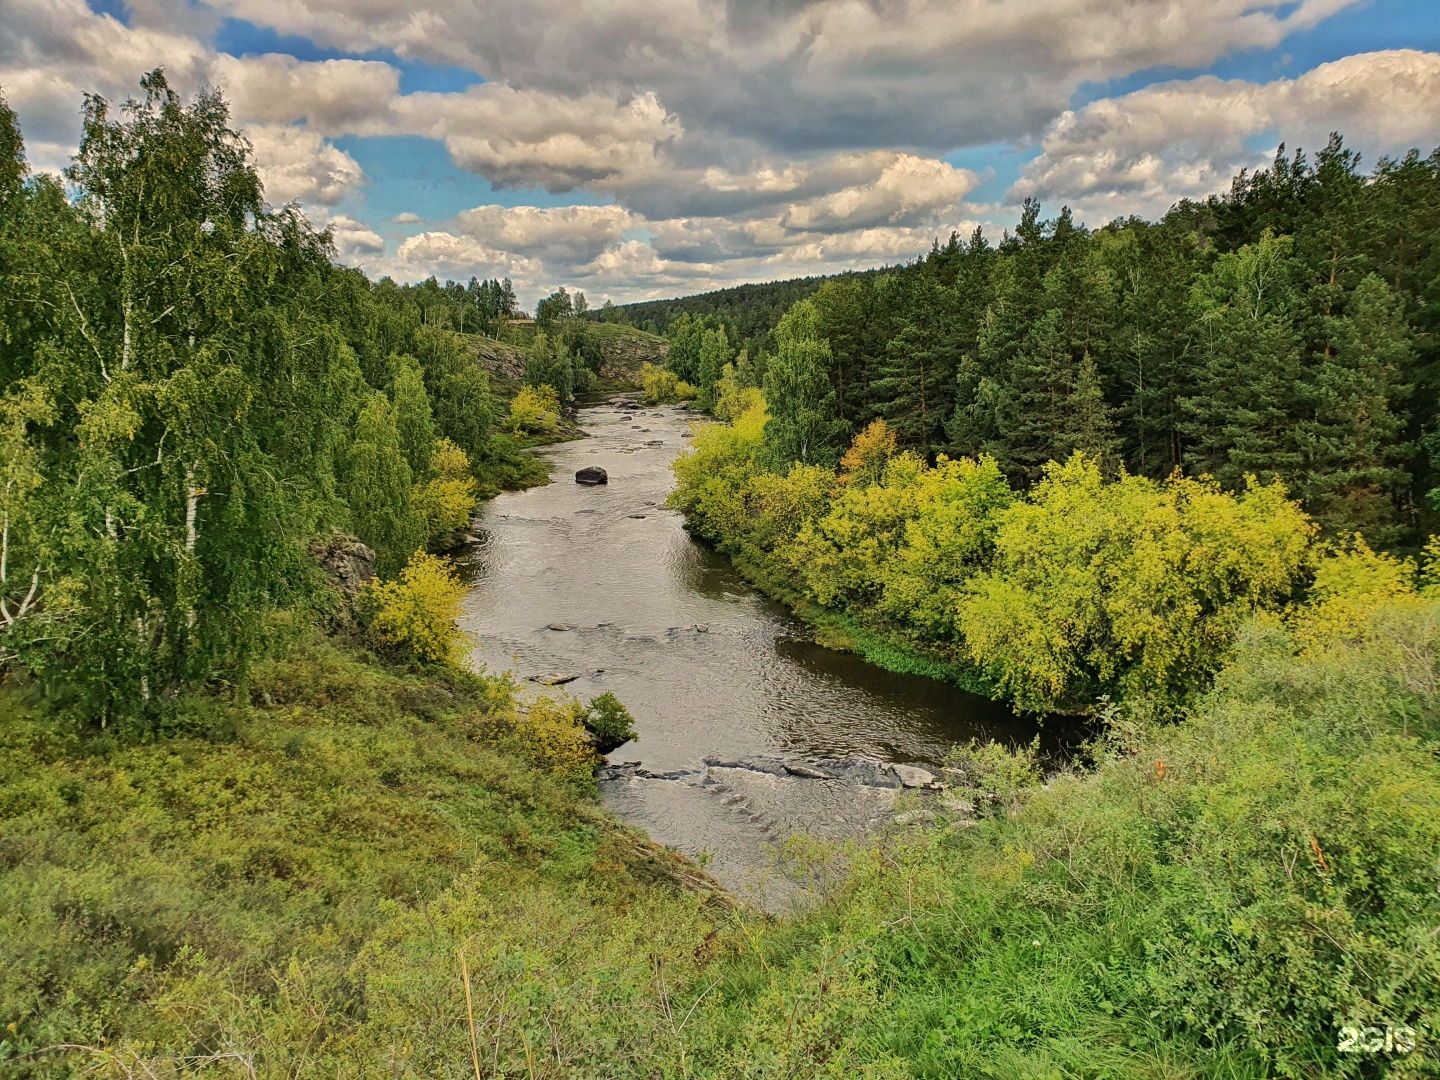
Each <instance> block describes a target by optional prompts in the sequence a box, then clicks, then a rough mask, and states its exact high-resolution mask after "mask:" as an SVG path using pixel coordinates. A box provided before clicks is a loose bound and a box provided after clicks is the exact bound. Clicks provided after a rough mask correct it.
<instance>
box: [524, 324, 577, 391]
mask: <svg viewBox="0 0 1440 1080" xmlns="http://www.w3.org/2000/svg"><path fill="white" fill-rule="evenodd" d="M525 385H527V386H532V387H541V386H549V387H551V388H552V389H553V390H554V391H555V393H556V394H557V395H558V398H559V402H560V404H561V405H568V404H569V403H570V401H571V400H572V399H573V398H574V396H575V389H576V383H575V358H574V357H573V356H572V355H571V354H570V351H569V350H568V349H566V347H565V343H564V341H563V340H561V338H560V337H558V336H551V335H550V334H547V333H545V331H543V330H541V331H537V332H536V334H535V340H534V341H532V342H531V343H530V348H529V349H528V350H527V352H526V354H525Z"/></svg>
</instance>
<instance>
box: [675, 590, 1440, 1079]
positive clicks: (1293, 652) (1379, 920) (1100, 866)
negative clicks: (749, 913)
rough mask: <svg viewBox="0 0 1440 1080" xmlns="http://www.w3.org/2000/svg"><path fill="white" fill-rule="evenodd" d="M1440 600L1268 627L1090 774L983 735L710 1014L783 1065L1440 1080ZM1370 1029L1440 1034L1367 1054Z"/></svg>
mask: <svg viewBox="0 0 1440 1080" xmlns="http://www.w3.org/2000/svg"><path fill="white" fill-rule="evenodd" d="M1437 615H1440V611H1437V610H1436V608H1435V606H1434V604H1433V602H1431V603H1430V604H1429V606H1428V607H1427V608H1425V609H1424V610H1423V611H1422V610H1418V609H1416V610H1411V609H1404V608H1402V609H1399V610H1393V609H1390V610H1387V609H1385V608H1384V607H1380V608H1377V609H1375V610H1374V611H1373V612H1372V616H1371V618H1372V622H1371V632H1370V633H1368V634H1366V635H1364V636H1363V638H1362V640H1363V641H1364V642H1365V644H1363V645H1360V644H1355V643H1351V642H1332V643H1330V644H1328V645H1326V646H1324V647H1322V648H1320V649H1319V650H1318V651H1317V650H1315V649H1313V648H1312V649H1310V650H1306V651H1300V650H1299V648H1298V643H1297V642H1295V641H1294V640H1293V639H1291V638H1289V637H1288V636H1287V635H1286V634H1285V633H1284V632H1283V631H1281V630H1279V629H1278V628H1275V627H1273V626H1272V627H1270V628H1262V627H1260V626H1254V625H1252V626H1251V627H1249V628H1248V629H1247V630H1246V631H1245V632H1244V634H1243V635H1242V642H1241V647H1240V653H1239V660H1238V662H1237V663H1236V664H1235V665H1233V666H1232V667H1230V668H1229V669H1228V670H1227V671H1226V672H1225V673H1224V674H1223V675H1222V676H1221V678H1220V680H1219V685H1218V686H1217V688H1216V690H1215V691H1213V692H1212V693H1210V694H1209V695H1207V696H1206V697H1205V698H1204V699H1203V700H1202V701H1201V702H1199V703H1198V705H1197V707H1196V708H1195V709H1194V711H1193V713H1192V715H1191V716H1190V717H1189V718H1188V719H1186V720H1185V721H1183V722H1182V723H1179V724H1177V725H1173V726H1167V727H1164V728H1161V729H1156V730H1151V729H1149V728H1148V727H1147V726H1146V725H1144V724H1143V723H1140V724H1139V726H1138V727H1137V726H1135V724H1136V721H1138V720H1139V718H1138V717H1129V718H1127V717H1125V716H1122V715H1120V714H1118V713H1116V714H1115V715H1114V716H1113V717H1112V719H1113V722H1114V724H1115V731H1116V734H1117V738H1116V739H1115V740H1114V741H1113V743H1112V744H1111V745H1112V749H1108V750H1106V749H1103V748H1102V750H1101V752H1100V757H1099V761H1098V762H1097V764H1096V767H1095V768H1094V770H1093V771H1092V772H1090V773H1087V774H1078V773H1062V774H1060V775H1052V776H1051V777H1049V779H1048V782H1047V783H1046V784H1044V785H1043V786H1042V785H1040V784H1038V783H1037V782H1036V781H1037V779H1038V777H1037V775H1036V770H1035V762H1034V759H1033V756H1032V754H1030V753H1028V752H1022V753H1021V754H1018V755H1012V754H1011V753H1009V752H1007V751H1003V750H1001V749H1000V748H998V747H994V746H990V747H971V748H970V749H969V750H967V751H962V752H960V753H959V754H957V755H956V759H955V761H954V766H955V768H954V771H949V772H947V773H946V776H947V779H949V780H950V781H951V782H952V784H953V791H952V792H951V793H947V798H951V799H952V803H953V806H954V807H955V809H954V810H953V811H952V815H951V817H950V820H948V821H942V822H940V823H939V824H938V825H936V826H935V827H932V828H928V829H924V830H915V829H911V830H908V831H906V832H905V833H901V834H898V835H893V836H891V837H889V838H887V839H885V840H882V841H881V842H880V843H879V844H878V845H877V848H876V849H875V850H872V851H866V852H863V853H860V854H858V855H857V856H856V857H855V858H853V859H852V861H851V863H850V867H851V875H850V877H849V878H848V880H847V881H846V882H845V884H844V885H843V886H842V887H841V888H840V889H839V891H838V892H837V893H836V894H835V895H833V896H832V897H831V898H830V900H829V901H828V902H827V903H826V904H825V905H823V906H822V907H821V908H820V909H819V910H816V911H813V912H811V913H808V914H806V915H804V916H802V917H800V918H798V919H796V920H794V921H793V922H792V923H790V924H789V925H788V926H785V925H782V926H780V927H777V928H775V929H774V930H773V931H771V932H770V933H768V934H765V935H763V936H761V935H759V934H756V935H755V936H754V937H753V938H752V939H751V948H750V949H747V950H746V951H744V952H742V954H741V955H740V956H739V957H737V959H736V960H735V961H734V962H733V963H732V964H730V965H727V966H726V967H724V968H722V969H721V972H720V973H719V974H720V976H721V981H720V983H719V984H718V986H717V990H716V992H715V995H714V996H715V997H718V998H720V999H721V1001H722V1002H723V1004H719V1005H715V1006H714V1008H713V1012H714V1013H717V1014H719V1016H718V1018H717V1017H715V1016H706V1017H702V1018H701V1022H702V1023H703V1024H706V1025H707V1030H708V1029H709V1028H708V1025H710V1024H717V1025H720V1026H719V1030H720V1031H721V1032H722V1033H723V1034H724V1036H726V1037H727V1039H728V1045H729V1046H730V1047H734V1048H735V1049H736V1051H737V1052H738V1051H739V1048H741V1047H743V1048H744V1053H745V1054H746V1055H747V1056H748V1060H751V1061H766V1062H769V1063H770V1065H769V1068H771V1069H772V1070H773V1071H774V1072H775V1074H776V1075H823V1066H822V1065H821V1063H820V1059H821V1058H822V1057H823V1058H824V1059H825V1060H827V1061H835V1060H840V1061H843V1062H844V1063H845V1068H846V1069H847V1070H848V1071H849V1072H851V1073H853V1074H858V1075H865V1074H866V1070H867V1069H868V1070H870V1071H871V1072H872V1074H875V1075H903V1076H937V1077H938V1076H986V1075H996V1076H1176V1075H1180V1076H1230V1077H1254V1078H1257V1080H1258V1078H1260V1077H1270V1076H1285V1077H1310V1076H1338V1077H1361V1076H1377V1075H1392V1076H1432V1075H1434V1074H1435V1069H1436V1065H1435V1058H1434V1046H1435V1043H1434V1039H1435V1034H1434V1026H1435V1023H1436V1019H1435V1003H1436V1001H1440V949H1437V945H1436V943H1435V941H1434V938H1433V935H1432V933H1431V931H1432V929H1433V927H1434V924H1435V920H1436V919H1437V918H1440V893H1437V891H1436V889H1435V873H1436V871H1435V868H1436V866H1437V860H1440V840H1437V836H1440V832H1437V825H1440V767H1437V763H1436V759H1435V757H1434V754H1433V747H1434V737H1435V734H1436V729H1435V727H1434V717H1435V715H1436V713H1435V706H1436V704H1437V702H1436V700H1435V697H1434V694H1435V686H1436V685H1437V684H1436V683H1435V681H1434V677H1433V676H1434V667H1433V665H1434V661H1435V656H1436V655H1437V654H1436V651H1435V649H1436V645H1437V644H1440V643H1437V642H1436V640H1435V628H1436V627H1437V626H1440V620H1437ZM1406 652H1408V653H1409V655H1410V656H1411V657H1412V658H1413V657H1415V656H1416V655H1422V656H1424V657H1425V660H1424V661H1423V662H1422V663H1421V664H1420V665H1418V666H1417V665H1416V664H1415V663H1414V661H1413V659H1412V660H1411V661H1409V662H1406V661H1405V660H1403V658H1402V654H1404V653H1406ZM1122 730H1129V731H1131V732H1135V731H1139V732H1140V734H1139V735H1138V736H1133V735H1132V736H1127V737H1124V738H1121V737H1119V733H1120V732H1121V731H1122ZM967 804H968V805H967ZM977 817H978V818H979V820H978V822H977V821H976V820H974V819H975V818H977ZM857 976H858V978H856V977H857ZM832 978H833V979H834V980H835V981H834V982H833V983H832V982H830V980H831V979H832ZM852 978H856V981H855V982H851V981H850V980H851V979H852ZM1347 1025H1356V1026H1361V1027H1365V1026H1372V1025H1373V1026H1378V1027H1380V1028H1382V1029H1383V1028H1385V1027H1387V1026H1388V1027H1390V1028H1391V1029H1400V1028H1404V1027H1408V1028H1411V1029H1413V1032H1414V1036H1415V1043H1416V1045H1417V1047H1418V1049H1417V1050H1416V1051H1415V1052H1412V1053H1408V1054H1407V1053H1405V1052H1403V1050H1402V1049H1395V1050H1390V1051H1386V1050H1384V1048H1383V1046H1382V1048H1381V1050H1380V1052H1378V1053H1374V1054H1364V1053H1342V1052H1340V1050H1339V1046H1340V1043H1341V1038H1342V1033H1341V1029H1342V1028H1343V1027H1345V1026H1347ZM797 1030H798V1031H801V1032H806V1033H808V1032H823V1033H826V1035H827V1040H826V1041H825V1042H824V1043H823V1048H820V1047H817V1045H816V1044H815V1043H814V1042H811V1041H810V1040H808V1039H806V1038H802V1037H797V1036H796V1035H795V1032H796V1031H797ZM1381 1042H1382V1043H1383V1039H1382V1040H1381ZM1398 1045H1399V1044H1397V1046H1398Z"/></svg>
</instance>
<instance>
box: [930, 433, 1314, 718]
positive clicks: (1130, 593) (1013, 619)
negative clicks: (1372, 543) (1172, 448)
mask: <svg viewBox="0 0 1440 1080" xmlns="http://www.w3.org/2000/svg"><path fill="white" fill-rule="evenodd" d="M1313 535H1314V527H1313V526H1312V525H1311V523H1310V520H1309V519H1308V518H1307V517H1306V516H1305V515H1304V513H1302V512H1301V510H1300V508H1299V507H1298V506H1297V505H1295V504H1294V503H1292V502H1290V501H1288V499H1287V498H1286V495H1285V491H1284V489H1283V488H1282V487H1280V486H1279V484H1271V485H1265V486H1259V485H1254V484H1252V485H1251V486H1250V487H1249V488H1248V489H1247V490H1246V491H1245V492H1244V493H1242V494H1241V495H1240V496H1238V497H1236V496H1233V495H1229V494H1227V493H1225V492H1223V491H1221V490H1220V489H1219V488H1218V487H1216V486H1215V485H1214V484H1211V483H1209V482H1207V481H1201V480H1191V479H1186V478H1183V477H1180V476H1178V475H1177V476H1175V477H1172V478H1171V479H1170V480H1168V481H1166V482H1164V483H1156V482H1155V481H1153V480H1147V479H1145V478H1144V477H1140V476H1122V477H1121V478H1120V479H1119V480H1118V481H1116V482H1114V483H1106V482H1105V481H1104V479H1103V478H1102V476H1101V472H1100V468H1099V466H1098V465H1096V464H1095V462H1094V461H1092V460H1090V459H1088V458H1086V457H1084V456H1083V455H1081V454H1079V453H1077V454H1076V455H1075V456H1073V457H1072V458H1071V459H1070V460H1069V461H1067V462H1066V463H1065V464H1063V465H1060V464H1055V463H1053V462H1052V463H1051V464H1050V465H1048V466H1046V469H1045V478H1044V479H1043V480H1042V481H1041V482H1040V483H1039V484H1038V485H1036V487H1035V489H1034V490H1033V491H1031V492H1030V496H1029V498H1028V499H1026V500H1025V501H1023V502H1017V503H1015V504H1014V505H1013V506H1011V507H1010V508H1009V509H1008V510H1007V511H1006V512H1005V514H1004V516H1003V518H1002V520H1001V523H1000V529H999V532H998V533H997V534H996V537H995V556H994V560H993V563H992V565H991V568H990V569H989V570H988V571H987V572H985V573H983V574H981V575H978V576H977V577H976V578H975V579H974V580H973V581H972V582H971V583H970V584H969V586H968V587H967V589H966V592H967V595H966V597H965V599H964V600H963V601H962V602H961V603H960V605H959V609H958V624H959V627H960V630H961V632H962V633H963V634H964V638H965V645H966V648H967V649H968V650H969V651H970V653H971V655H972V656H973V657H974V659H975V661H976V662H977V663H978V664H979V665H980V666H981V667H982V668H984V669H985V671H986V672H987V674H988V675H989V676H990V677H991V678H992V679H993V680H994V681H995V683H996V684H997V685H998V686H1000V687H1001V688H1002V689H1003V690H1004V692H1005V693H1006V694H1007V695H1008V696H1010V697H1012V698H1013V700H1014V701H1015V702H1016V703H1017V704H1019V705H1020V706H1021V707H1023V708H1026V709H1034V710H1037V711H1045V710H1050V709H1054V708H1056V707H1070V708H1077V707H1086V706H1089V705H1091V704H1092V703H1094V702H1095V701H1096V700H1097V699H1099V698H1100V697H1101V696H1103V695H1111V696H1115V697H1120V696H1124V695H1134V694H1149V695H1156V696H1158V697H1159V698H1161V699H1163V700H1165V701H1168V702H1182V701H1185V700H1187V699H1188V698H1190V697H1192V696H1193V695H1195V694H1196V693H1198V692H1200V691H1201V690H1203V689H1204V687H1205V686H1206V685H1207V683H1208V680H1209V679H1210V677H1211V676H1212V675H1214V673H1215V672H1216V671H1218V670H1219V669H1220V667H1221V666H1222V665H1223V664H1224V663H1225V661H1226V660H1227V659H1228V658H1229V657H1230V655H1231V645H1232V642H1233V640H1234V636H1235V632H1236V630H1237V629H1238V627H1239V626H1240V625H1241V624H1242V623H1244V622H1245V621H1246V619H1247V618H1249V616H1250V615H1251V614H1253V613H1254V612H1255V611H1257V610H1261V609H1265V608H1270V609H1276V608H1279V607H1280V606H1282V605H1283V604H1284V603H1285V601H1286V600H1288V599H1289V597H1290V595H1291V592H1292V590H1293V589H1294V588H1295V587H1296V586H1297V585H1298V584H1299V581H1300V577H1301V575H1302V573H1303V571H1304V569H1305V564H1306V562H1307V560H1308V558H1309V545H1310V539H1311V537H1312V536H1313Z"/></svg>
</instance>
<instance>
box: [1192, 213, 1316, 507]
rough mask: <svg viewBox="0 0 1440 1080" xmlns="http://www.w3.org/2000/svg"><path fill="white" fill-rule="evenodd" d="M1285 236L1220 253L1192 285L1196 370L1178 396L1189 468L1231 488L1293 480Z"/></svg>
mask: <svg viewBox="0 0 1440 1080" xmlns="http://www.w3.org/2000/svg"><path fill="white" fill-rule="evenodd" d="M1292 250H1293V244H1292V242H1291V241H1290V239H1289V238H1288V237H1280V236H1275V235H1274V234H1273V233H1270V232H1269V231H1267V232H1265V233H1264V235H1263V236H1262V237H1261V239H1260V241H1259V242H1258V243H1255V244H1249V245H1246V246H1245V247H1243V248H1241V249H1240V250H1239V251H1236V252H1233V253H1231V254H1228V255H1223V256H1221V257H1220V259H1219V260H1218V262H1217V263H1216V265H1215V267H1214V269H1213V270H1212V271H1211V272H1210V273H1209V274H1208V275H1206V276H1205V277H1204V278H1202V279H1201V281H1200V283H1199V284H1198V285H1197V286H1196V290H1195V299H1194V318H1195V321H1196V323H1197V324H1198V328H1199V329H1198V335H1197V336H1198V338H1199V342H1198V352H1199V358H1200V364H1201V367H1200V372H1199V378H1198V383H1197V386H1196V392H1195V394H1194V395H1193V396H1191V397H1190V398H1188V399H1187V400H1186V402H1185V410H1186V413H1187V416H1188V418H1189V419H1188V422H1187V424H1186V434H1187V438H1188V441H1189V443H1190V447H1191V450H1190V453H1189V455H1188V460H1187V466H1188V467H1189V468H1190V469H1191V470H1193V471H1195V472H1203V473H1208V474H1210V475H1211V476H1213V477H1215V479H1216V480H1218V481H1219V482H1220V483H1221V484H1223V485H1225V486H1226V487H1229V488H1232V489H1238V488H1239V487H1240V486H1241V485H1242V484H1243V483H1244V480H1245V477H1246V476H1247V475H1254V476H1256V477H1257V478H1259V479H1260V480H1261V481H1262V482H1267V481H1269V480H1272V479H1277V478H1278V479H1281V480H1285V481H1291V482H1293V481H1294V479H1295V478H1296V477H1297V476H1298V475H1299V474H1300V472H1301V469H1302V466H1303V464H1304V455H1303V452H1302V449H1301V445H1302V443H1303V441H1304V438H1305V436H1304V435H1303V433H1302V432H1301V430H1300V427H1301V424H1302V419H1303V418H1302V415H1301V410H1300V402H1299V395H1300V387H1301V342H1300V334H1299V330H1298V320H1297V315H1298V313H1299V296H1298V293H1297V289H1296V286H1297V280H1296V279H1297V276H1298V267H1297V266H1296V263H1295V260H1294V257H1293V254H1292Z"/></svg>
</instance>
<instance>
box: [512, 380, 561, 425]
mask: <svg viewBox="0 0 1440 1080" xmlns="http://www.w3.org/2000/svg"><path fill="white" fill-rule="evenodd" d="M507 423H508V425H509V427H510V430H511V431H513V432H515V433H517V434H519V433H522V432H523V433H525V434H528V435H548V434H552V433H553V432H554V431H555V429H556V428H557V427H559V425H560V395H559V394H557V393H556V392H555V388H554V387H553V386H550V385H549V384H548V383H546V384H542V385H540V386H533V387H532V386H524V387H521V389H520V392H519V393H518V394H516V395H515V400H513V401H512V402H510V416H509V418H508V421H507Z"/></svg>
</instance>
